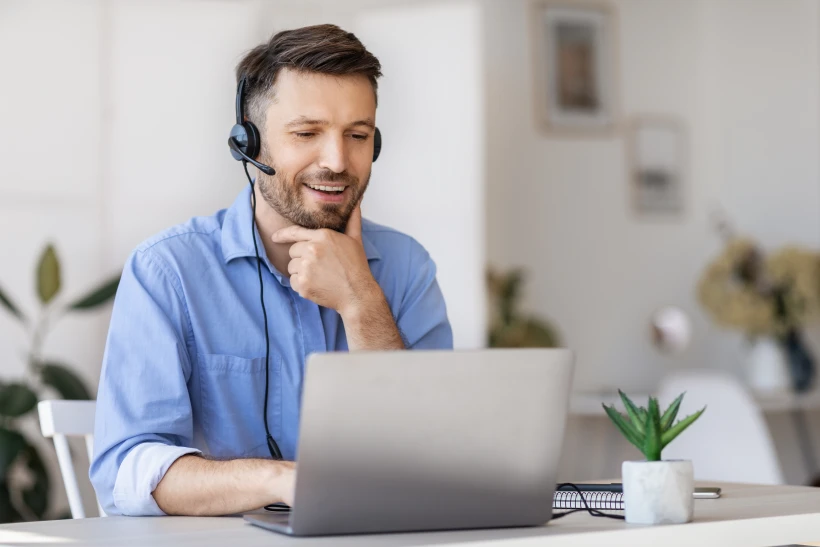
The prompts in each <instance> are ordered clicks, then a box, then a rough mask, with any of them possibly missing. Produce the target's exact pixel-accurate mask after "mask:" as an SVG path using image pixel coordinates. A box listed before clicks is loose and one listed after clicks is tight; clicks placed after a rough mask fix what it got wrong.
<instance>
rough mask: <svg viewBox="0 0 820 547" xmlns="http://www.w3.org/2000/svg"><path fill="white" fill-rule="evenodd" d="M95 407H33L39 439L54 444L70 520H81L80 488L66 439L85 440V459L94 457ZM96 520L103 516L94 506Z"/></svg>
mask: <svg viewBox="0 0 820 547" xmlns="http://www.w3.org/2000/svg"><path fill="white" fill-rule="evenodd" d="M96 407H97V403H96V401H63V400H54V401H41V402H40V403H39V404H38V405H37V412H38V413H39V414H40V430H41V431H42V432H43V436H45V437H47V438H52V439H53V440H54V448H55V449H56V450H57V461H58V462H59V464H60V473H61V474H62V476H63V484H64V485H65V491H66V494H67V495H68V506H69V508H70V509H71V518H75V519H81V518H85V510H84V509H83V502H82V497H81V496H80V487H79V485H78V484H77V476H76V475H75V474H74V462H73V461H72V460H71V452H70V451H69V448H68V437H71V436H82V437H85V447H86V449H87V450H88V458H89V460H90V459H91V457H92V455H93V453H94V413H95V410H96ZM97 508H98V509H99V511H100V516H101V517H104V516H106V515H105V512H104V511H103V509H102V507H101V506H100V504H99V501H98V502H97Z"/></svg>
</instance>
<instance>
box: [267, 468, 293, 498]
mask: <svg viewBox="0 0 820 547" xmlns="http://www.w3.org/2000/svg"><path fill="white" fill-rule="evenodd" d="M278 473H279V474H278V476H277V477H276V479H274V483H275V484H274V485H273V492H272V497H273V498H274V499H275V498H276V497H280V498H281V499H282V503H286V504H288V505H290V506H291V507H293V496H294V494H295V493H296V463H295V462H284V461H283V462H280V466H279V469H278Z"/></svg>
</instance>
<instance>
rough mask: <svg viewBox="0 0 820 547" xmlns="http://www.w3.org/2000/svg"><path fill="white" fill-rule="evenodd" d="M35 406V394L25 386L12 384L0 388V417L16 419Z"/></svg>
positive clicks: (16, 383)
mask: <svg viewBox="0 0 820 547" xmlns="http://www.w3.org/2000/svg"><path fill="white" fill-rule="evenodd" d="M36 405H37V394H36V393H34V392H33V391H32V390H31V388H29V387H28V386H27V385H25V384H21V383H19V382H13V383H11V384H6V385H4V386H2V387H0V415H2V416H8V417H9V418H17V417H19V416H22V415H23V414H27V413H28V412H31V411H32V410H33V409H34V407H35V406H36Z"/></svg>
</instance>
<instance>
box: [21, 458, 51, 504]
mask: <svg viewBox="0 0 820 547" xmlns="http://www.w3.org/2000/svg"><path fill="white" fill-rule="evenodd" d="M23 454H24V456H25V457H26V466H27V467H28V468H29V470H30V471H31V473H32V475H33V476H34V482H33V483H32V485H31V486H29V487H28V488H26V489H24V490H23V501H24V502H25V504H26V505H27V506H28V507H29V509H31V512H32V513H34V514H35V515H37V518H39V519H42V518H43V516H44V515H45V513H46V510H47V509H48V489H49V477H48V471H47V470H46V466H45V464H44V463H43V459H42V458H41V457H40V453H39V452H38V451H37V448H36V447H34V446H33V445H31V444H27V445H26V447H25V448H24V449H23Z"/></svg>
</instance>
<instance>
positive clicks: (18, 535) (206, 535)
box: [0, 484, 820, 547]
mask: <svg viewBox="0 0 820 547" xmlns="http://www.w3.org/2000/svg"><path fill="white" fill-rule="evenodd" d="M720 486H722V487H723V494H724V495H723V497H722V498H721V499H717V500H697V501H696V502H695V521H694V522H692V523H690V524H684V525H677V526H668V525H667V526H631V525H627V524H625V523H624V522H622V521H615V520H611V519H604V518H593V517H590V516H588V515H586V514H580V513H579V514H574V515H570V516H568V517H564V518H563V519H559V520H557V521H555V522H553V523H551V524H549V525H548V526H542V527H538V528H517V529H506V530H471V531H466V532H429V533H420V534H385V535H369V536H345V537H326V538H289V537H286V536H282V535H279V534H276V533H273V532H268V531H266V530H262V529H260V528H256V527H254V526H251V525H249V524H246V523H245V522H244V521H243V520H242V519H241V518H237V517H221V518H198V517H136V518H130V517H107V518H101V519H100V518H91V519H81V520H65V521H47V522H35V523H25V524H7V525H3V526H0V545H3V546H6V545H11V546H19V547H33V546H35V545H44V546H45V545H47V546H49V547H55V546H61V545H66V546H73V545H110V546H126V545H127V546H134V547H137V546H139V547H146V546H157V547H163V546H171V545H173V546H180V547H184V546H190V547H210V546H216V545H229V546H231V547H240V546H242V547H244V546H248V547H253V546H277V545H283V546H294V545H298V546H303V547H312V546H316V545H321V546H338V547H348V546H350V547H353V546H356V547H358V546H364V547H367V546H369V545H388V546H402V547H410V546H420V545H441V544H445V545H470V546H482V547H491V546H493V547H495V546H508V545H509V546H519V547H529V546H537V545H545V546H557V547H560V546H569V545H571V546H573V547H584V546H590V547H592V546H595V547H608V546H610V545H628V546H630V547H640V546H647V547H658V546H659V545H663V546H668V545H687V546H691V545H696V546H697V547H709V546H720V547H725V546H734V545H743V546H748V547H754V546H761V547H762V546H775V545H784V544H789V543H798V544H804V545H811V544H812V543H813V544H816V545H820V489H814V488H807V487H801V486H753V485H738V484H723V485H720Z"/></svg>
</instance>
